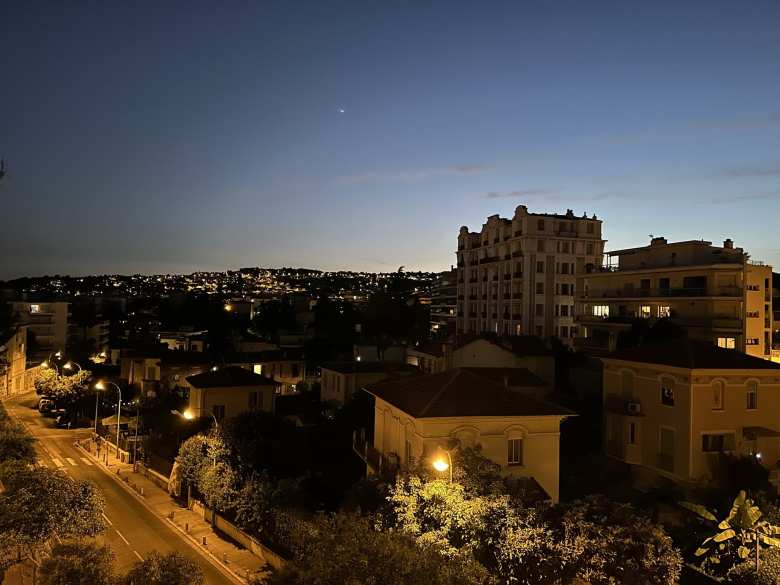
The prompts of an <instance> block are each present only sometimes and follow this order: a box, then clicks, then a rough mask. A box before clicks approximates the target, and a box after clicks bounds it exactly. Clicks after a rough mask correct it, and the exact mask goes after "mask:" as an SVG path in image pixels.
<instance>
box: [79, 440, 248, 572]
mask: <svg viewBox="0 0 780 585" xmlns="http://www.w3.org/2000/svg"><path fill="white" fill-rule="evenodd" d="M74 444H75V446H76V448H77V449H80V450H81V451H83V452H84V453H85V454H86V455H87V457H89V458H90V459H92V461H94V462H95V463H97V465H98V467H100V469H101V470H102V471H103V473H105V474H106V475H108V476H109V477H111V478H113V479H114V481H116V482H117V483H118V484H119V485H121V486H122V487H123V488H124V489H125V491H127V492H128V493H130V494H132V495H133V497H135V499H136V500H138V501H139V502H141V503H142V504H143V505H144V507H145V508H146V509H147V510H149V511H150V512H151V513H152V514H154V515H155V516H156V517H158V518H161V519H163V520H166V522H165V523H166V525H168V526H170V527H172V528H175V529H176V531H177V532H179V533H180V534H181V535H182V537H183V540H184V541H185V542H186V543H187V544H189V545H190V547H192V548H193V549H195V550H196V551H198V552H199V553H200V554H202V555H204V556H205V557H206V559H207V560H208V561H209V562H210V563H211V564H212V565H214V566H215V567H216V568H217V569H218V570H219V571H221V572H222V573H225V574H226V576H227V577H230V578H231V579H233V580H235V581H237V582H238V583H240V584H241V585H246V583H248V580H247V579H246V578H245V577H242V576H241V575H239V574H238V573H236V572H235V571H233V570H232V569H231V568H230V567H228V566H226V565H225V564H223V563H222V562H221V561H220V560H219V558H217V556H216V555H215V554H214V553H213V552H211V551H210V550H209V549H207V548H204V547H203V546H202V545H200V544H199V543H198V541H197V540H195V539H194V538H193V537H192V536H190V535H189V534H188V533H186V532H184V530H182V529H181V528H180V527H179V526H177V525H176V524H175V523H174V522H173V521H172V520H171V519H170V518H168V517H167V516H164V515H161V514H160V513H159V512H158V511H157V510H155V509H154V508H153V507H152V506H151V504H149V502H147V501H146V500H145V499H144V497H143V496H141V495H139V494H138V493H136V491H135V490H134V489H133V488H131V487H130V486H129V485H128V484H127V483H126V482H125V481H124V480H123V479H122V478H121V477H120V476H118V475H116V474H115V473H110V472H109V471H108V469H107V468H106V466H105V464H103V463H102V462H101V461H100V460H99V459H97V458H96V457H94V456H93V455H92V453H91V452H90V451H88V450H87V449H84V447H82V446H81V444H80V443H79V442H78V441H76V442H74ZM216 538H219V537H216ZM204 553H205V554H204Z"/></svg>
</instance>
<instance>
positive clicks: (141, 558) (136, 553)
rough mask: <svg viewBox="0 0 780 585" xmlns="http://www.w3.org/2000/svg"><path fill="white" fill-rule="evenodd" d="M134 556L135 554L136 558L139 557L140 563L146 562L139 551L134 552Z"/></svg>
mask: <svg viewBox="0 0 780 585" xmlns="http://www.w3.org/2000/svg"><path fill="white" fill-rule="evenodd" d="M133 554H134V555H135V556H137V557H138V560H139V561H143V560H144V558H143V557H142V556H141V555H139V554H138V551H137V550H134V551H133Z"/></svg>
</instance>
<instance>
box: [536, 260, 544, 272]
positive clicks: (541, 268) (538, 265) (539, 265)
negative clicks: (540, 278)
mask: <svg viewBox="0 0 780 585" xmlns="http://www.w3.org/2000/svg"><path fill="white" fill-rule="evenodd" d="M536 272H537V273H538V274H542V273H543V272H544V262H537V263H536Z"/></svg>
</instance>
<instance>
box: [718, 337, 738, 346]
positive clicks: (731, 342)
mask: <svg viewBox="0 0 780 585" xmlns="http://www.w3.org/2000/svg"><path fill="white" fill-rule="evenodd" d="M718 347H723V348H725V349H734V348H735V347H736V339H735V338H734V337H718Z"/></svg>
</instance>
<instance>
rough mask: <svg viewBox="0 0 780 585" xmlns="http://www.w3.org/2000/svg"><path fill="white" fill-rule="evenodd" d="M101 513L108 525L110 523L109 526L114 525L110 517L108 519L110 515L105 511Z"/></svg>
mask: <svg viewBox="0 0 780 585" xmlns="http://www.w3.org/2000/svg"><path fill="white" fill-rule="evenodd" d="M101 514H102V515H103V520H105V521H106V522H108V525H109V526H113V525H114V523H113V522H111V520H109V519H108V516H106V514H105V512H101Z"/></svg>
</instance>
